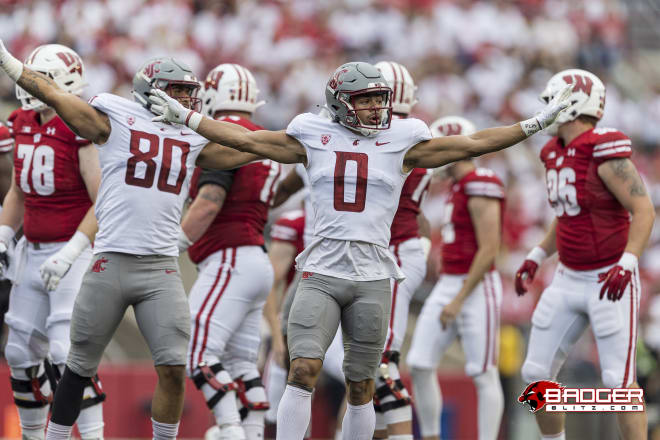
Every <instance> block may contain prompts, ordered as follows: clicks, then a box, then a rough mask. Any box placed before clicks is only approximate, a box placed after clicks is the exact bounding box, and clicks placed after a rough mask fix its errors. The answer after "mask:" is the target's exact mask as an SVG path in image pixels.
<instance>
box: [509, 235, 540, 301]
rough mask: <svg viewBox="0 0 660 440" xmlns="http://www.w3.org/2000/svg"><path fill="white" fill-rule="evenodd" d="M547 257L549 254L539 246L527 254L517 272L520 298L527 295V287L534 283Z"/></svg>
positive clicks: (516, 281) (517, 287)
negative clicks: (537, 272)
mask: <svg viewBox="0 0 660 440" xmlns="http://www.w3.org/2000/svg"><path fill="white" fill-rule="evenodd" d="M547 256H548V254H547V253H546V252H545V251H544V250H543V249H542V248H541V247H539V246H536V247H535V248H534V249H532V250H531V251H530V252H529V254H527V256H526V257H525V261H523V264H522V266H520V269H518V272H516V280H515V286H516V293H517V294H518V296H522V295H524V294H525V293H527V287H528V286H529V285H530V284H531V283H532V281H534V276H536V271H537V270H538V268H539V266H540V265H541V263H543V260H545V259H546V258H547Z"/></svg>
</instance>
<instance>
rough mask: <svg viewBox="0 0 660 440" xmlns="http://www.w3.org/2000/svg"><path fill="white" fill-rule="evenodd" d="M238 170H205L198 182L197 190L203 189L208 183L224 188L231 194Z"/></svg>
mask: <svg viewBox="0 0 660 440" xmlns="http://www.w3.org/2000/svg"><path fill="white" fill-rule="evenodd" d="M235 172H236V170H206V169H205V170H203V171H202V174H201V175H200V176H199V182H197V188H198V189H199V188H201V187H202V186H204V185H206V184H207V183H213V184H214V185H219V186H221V187H222V188H224V190H225V191H227V192H229V189H230V188H231V184H232V183H233V182H234V173H235Z"/></svg>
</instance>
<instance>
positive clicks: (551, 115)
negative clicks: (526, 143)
mask: <svg viewBox="0 0 660 440" xmlns="http://www.w3.org/2000/svg"><path fill="white" fill-rule="evenodd" d="M572 90H573V84H567V85H566V86H564V88H563V89H561V90H560V91H559V93H557V94H556V95H555V96H554V97H553V98H552V99H551V100H550V102H549V103H548V104H547V105H546V106H545V107H544V108H543V110H541V111H540V112H538V113H537V114H536V115H535V116H534V117H533V118H531V119H528V120H526V121H522V122H521V123H520V126H521V127H522V129H523V131H524V132H525V134H526V135H527V136H531V135H533V134H534V133H536V132H537V131H540V130H544V129H546V128H548V127H549V126H550V125H552V123H553V122H555V119H557V116H559V114H560V113H561V112H562V111H563V110H564V109H566V108H567V107H568V106H570V105H571V101H570V96H571V91H572Z"/></svg>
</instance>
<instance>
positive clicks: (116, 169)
mask: <svg viewBox="0 0 660 440" xmlns="http://www.w3.org/2000/svg"><path fill="white" fill-rule="evenodd" d="M89 103H90V105H91V106H92V107H94V108H96V109H97V110H99V111H101V112H103V113H105V114H106V115H108V119H109V120H110V126H111V132H110V136H109V137H108V140H107V141H106V143H105V144H103V145H99V148H98V150H99V161H100V163H101V187H100V188H99V193H98V196H97V199H96V219H97V220H98V223H99V232H98V233H97V234H96V240H95V241H94V253H100V252H122V253H125V254H132V255H169V256H177V255H179V248H178V247H177V240H178V237H179V233H180V232H181V211H182V209H183V202H184V201H185V200H186V198H187V197H188V188H189V185H190V178H191V176H192V174H193V171H194V170H195V161H196V160H197V156H198V155H199V153H200V152H201V151H202V149H203V148H204V147H205V146H206V145H207V144H208V142H209V141H208V140H206V139H205V138H203V137H202V136H200V135H198V134H197V133H195V132H194V131H192V130H190V129H189V128H188V127H184V126H181V125H177V124H169V123H164V122H156V123H154V122H151V119H152V118H153V117H154V115H153V113H151V112H150V111H148V110H147V109H145V108H144V107H142V106H141V105H140V104H138V103H137V102H135V101H131V100H128V99H126V98H122V97H119V96H116V95H111V94H109V93H102V94H100V95H97V96H94V97H93V98H92V99H90V100H89Z"/></svg>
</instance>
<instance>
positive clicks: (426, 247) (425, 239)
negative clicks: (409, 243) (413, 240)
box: [419, 237, 431, 259]
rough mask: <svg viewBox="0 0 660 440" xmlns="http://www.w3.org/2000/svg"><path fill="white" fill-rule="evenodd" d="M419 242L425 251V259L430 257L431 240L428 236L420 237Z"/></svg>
mask: <svg viewBox="0 0 660 440" xmlns="http://www.w3.org/2000/svg"><path fill="white" fill-rule="evenodd" d="M419 244H421V245H422V251H423V252H424V259H427V258H428V257H429V254H430V253H431V240H429V238H428V237H419Z"/></svg>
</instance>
